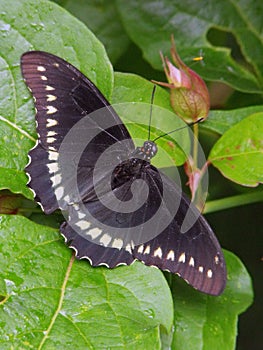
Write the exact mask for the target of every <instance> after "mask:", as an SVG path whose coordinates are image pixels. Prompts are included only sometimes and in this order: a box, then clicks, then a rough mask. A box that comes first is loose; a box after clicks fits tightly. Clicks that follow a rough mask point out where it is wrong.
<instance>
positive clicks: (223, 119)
mask: <svg viewBox="0 0 263 350" xmlns="http://www.w3.org/2000/svg"><path fill="white" fill-rule="evenodd" d="M262 110H263V106H251V107H246V108H237V109H233V110H229V111H210V113H209V116H208V118H207V119H206V121H205V122H204V123H201V124H200V126H201V127H202V128H205V129H208V130H211V131H214V132H216V133H218V134H220V135H223V134H224V133H225V132H226V131H227V130H228V129H229V128H231V126H233V125H235V124H237V123H238V122H240V121H241V120H243V119H244V118H246V117H248V116H249V115H251V114H254V113H257V112H262Z"/></svg>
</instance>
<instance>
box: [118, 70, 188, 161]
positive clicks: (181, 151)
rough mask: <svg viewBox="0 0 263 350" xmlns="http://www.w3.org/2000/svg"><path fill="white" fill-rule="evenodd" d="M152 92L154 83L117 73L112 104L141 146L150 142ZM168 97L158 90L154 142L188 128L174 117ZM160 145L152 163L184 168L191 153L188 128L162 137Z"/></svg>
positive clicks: (158, 88) (132, 75) (155, 99)
mask: <svg viewBox="0 0 263 350" xmlns="http://www.w3.org/2000/svg"><path fill="white" fill-rule="evenodd" d="M152 91H153V84H152V83H151V82H149V81H147V80H145V79H143V78H141V77H139V76H137V75H135V74H127V73H115V82H114V90H113V95H112V102H113V104H114V108H115V109H116V110H117V111H118V112H119V114H120V116H121V119H122V120H123V121H124V123H125V124H126V126H127V128H128V130H129V132H130V133H131V135H132V138H133V139H136V138H137V139H140V141H139V143H138V144H137V146H141V143H142V142H143V140H144V141H145V140H147V139H148V129H149V122H150V110H151V106H150V101H151V96H152ZM169 98H170V97H169V93H168V92H167V91H165V90H164V89H162V88H160V87H157V88H156V93H155V95H154V107H153V111H152V112H153V113H152V120H151V136H150V138H151V140H153V139H154V138H156V137H158V136H160V135H162V134H164V133H166V132H171V131H172V130H176V129H178V128H181V127H184V126H186V124H184V123H183V122H182V121H181V119H180V118H179V117H178V116H176V115H175V114H174V112H173V110H172V109H171V107H170V102H169V101H170V100H169ZM136 102H137V104H136ZM122 103H125V104H124V106H123V107H122V106H121V105H120V106H118V104H122ZM126 103H127V104H126ZM158 106H159V107H161V108H158ZM121 107H122V108H121ZM129 123H130V124H129ZM157 144H158V153H157V155H156V157H154V158H153V160H152V163H153V164H154V165H155V166H158V167H168V166H172V165H174V164H176V165H177V166H178V165H182V164H183V163H184V162H185V160H186V158H187V155H188V154H189V150H190V139H189V135H188V130H187V128H185V129H182V130H178V131H175V132H174V133H172V134H171V135H169V136H166V137H163V138H160V139H159V140H158V141H157Z"/></svg>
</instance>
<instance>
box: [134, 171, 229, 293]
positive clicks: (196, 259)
mask: <svg viewBox="0 0 263 350" xmlns="http://www.w3.org/2000/svg"><path fill="white" fill-rule="evenodd" d="M162 179H163V181H164V184H163V186H166V187H168V188H170V189H172V191H173V197H174V198H180V205H179V210H178V211H177V213H176V214H175V216H174V218H173V220H172V221H171V223H170V224H169V225H168V226H167V227H166V228H165V229H164V230H163V231H162V232H161V233H160V234H159V235H157V236H156V237H155V238H153V239H152V240H150V241H147V242H145V243H143V244H141V245H139V246H136V247H135V248H134V250H133V255H134V257H136V258H137V259H138V260H141V261H142V262H143V263H144V264H145V265H150V266H156V267H158V268H160V269H161V270H164V271H165V270H166V271H169V272H172V273H176V274H178V275H179V276H180V277H182V278H183V279H184V280H186V281H187V282H188V283H189V284H191V285H192V286H193V287H194V288H196V289H198V290H200V291H203V292H205V293H208V294H212V295H219V294H221V293H222V291H223V290H224V288H225V284H226V266H225V261H224V257H223V253H222V250H221V247H220V245H219V243H218V241H217V239H216V237H215V234H214V233H213V231H212V229H211V227H210V226H209V224H208V223H207V221H206V220H205V218H204V217H203V216H202V215H201V214H200V212H199V211H198V210H197V208H196V207H195V206H194V205H193V203H191V201H190V200H189V199H188V198H187V196H186V195H185V194H184V193H182V192H181V191H180V189H179V188H178V186H177V185H176V183H175V182H172V181H171V180H170V179H169V178H167V177H166V176H164V175H163V176H162ZM189 211H190V214H191V215H190V218H195V221H194V223H192V222H189V225H188V228H187V230H186V231H185V232H182V230H181V227H182V224H183V222H184V219H185V217H186V214H187V213H189Z"/></svg>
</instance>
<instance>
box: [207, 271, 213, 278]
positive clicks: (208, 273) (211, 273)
mask: <svg viewBox="0 0 263 350" xmlns="http://www.w3.org/2000/svg"><path fill="white" fill-rule="evenodd" d="M206 275H207V277H208V278H212V276H213V271H212V270H210V269H209V270H207V273H206Z"/></svg>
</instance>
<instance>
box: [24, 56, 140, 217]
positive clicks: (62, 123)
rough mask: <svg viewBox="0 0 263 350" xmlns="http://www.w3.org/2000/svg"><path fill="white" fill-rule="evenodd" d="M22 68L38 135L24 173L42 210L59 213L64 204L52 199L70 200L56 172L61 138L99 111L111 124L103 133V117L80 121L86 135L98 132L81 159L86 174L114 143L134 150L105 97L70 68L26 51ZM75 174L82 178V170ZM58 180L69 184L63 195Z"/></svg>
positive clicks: (125, 131)
mask: <svg viewBox="0 0 263 350" xmlns="http://www.w3.org/2000/svg"><path fill="white" fill-rule="evenodd" d="M21 67H22V74H23V77H24V80H25V82H26V84H27V85H28V87H29V89H30V91H31V92H32V94H33V97H34V101H35V108H36V122H37V132H38V143H37V145H36V146H35V147H34V148H33V149H32V150H31V151H30V152H29V157H30V162H29V164H28V166H27V168H26V172H27V174H28V176H29V178H30V181H29V187H31V189H32V190H33V191H34V194H35V197H36V200H37V201H38V202H40V204H41V205H42V208H43V210H44V211H45V212H46V213H51V212H52V211H54V210H55V209H58V208H61V209H64V206H63V203H62V204H60V205H59V204H58V203H57V200H56V199H57V197H58V198H59V199H60V200H61V194H62V193H63V195H64V198H65V197H66V198H69V200H68V201H70V199H71V196H70V193H68V192H69V190H68V189H70V184H71V181H70V179H68V178H66V179H65V178H63V179H62V174H61V173H60V169H59V164H58V161H59V157H60V156H61V154H60V153H59V148H60V146H61V143H62V141H63V140H64V138H65V135H67V133H68V132H69V131H70V130H71V129H72V128H73V127H75V126H76V125H77V123H78V122H79V121H80V120H82V118H83V117H86V116H88V115H91V114H90V113H92V112H94V111H97V110H99V109H101V108H103V118H105V119H106V120H107V123H108V125H113V127H111V128H110V130H107V131H105V130H104V129H105V128H104V125H101V124H103V120H102V122H101V119H103V118H100V119H99V120H97V119H96V116H94V118H92V117H91V118H90V119H85V120H86V122H85V126H86V128H87V130H85V132H88V129H89V127H90V128H92V129H93V131H94V129H95V128H97V130H99V131H100V132H98V133H99V135H98V136H97V137H96V140H95V141H94V142H91V143H90V144H89V150H87V151H86V152H85V151H84V154H83V156H82V159H84V160H85V161H84V162H83V164H82V166H83V167H87V171H86V173H88V171H89V170H90V168H92V167H93V166H94V164H95V161H96V160H97V158H98V157H99V156H100V154H101V152H102V151H103V150H104V149H106V148H107V147H108V146H109V145H110V144H111V143H114V142H116V140H117V141H120V140H124V139H126V140H129V145H128V150H129V148H131V149H133V148H134V146H133V142H132V140H131V138H130V135H129V133H128V131H127V129H126V128H125V127H124V125H123V124H122V122H121V120H120V119H119V117H118V115H117V114H116V113H115V111H114V110H113V108H112V107H111V106H110V105H109V103H108V102H107V100H106V99H105V98H104V96H103V95H102V94H101V93H100V92H99V90H98V89H97V88H96V87H95V86H94V85H93V83H92V82H91V81H90V80H89V79H87V78H86V77H85V76H84V75H83V74H82V73H81V72H80V71H79V70H77V69H76V68H75V67H73V66H72V65H71V64H69V63H68V62H66V61H64V60H62V59H61V58H59V57H57V56H54V55H52V54H49V53H46V52H41V51H31V52H27V53H25V54H23V55H22V57H21ZM78 142H80V141H79V139H78V138H76V140H75V144H77V143H78ZM84 142H85V140H84ZM78 146H79V145H78ZM73 148H74V145H72V149H73ZM128 150H127V149H124V150H123V153H125V154H126V153H127V151H128ZM63 156H64V157H65V158H67V157H68V158H69V159H73V160H74V159H75V155H74V154H73V152H72V151H70V154H66V153H65V152H64V154H63ZM79 172H80V173H85V171H81V170H79ZM62 180H63V183H64V184H66V183H68V187H67V189H66V190H65V188H64V187H63V184H62ZM67 196H68V197H67ZM66 204H67V201H65V205H66Z"/></svg>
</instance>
